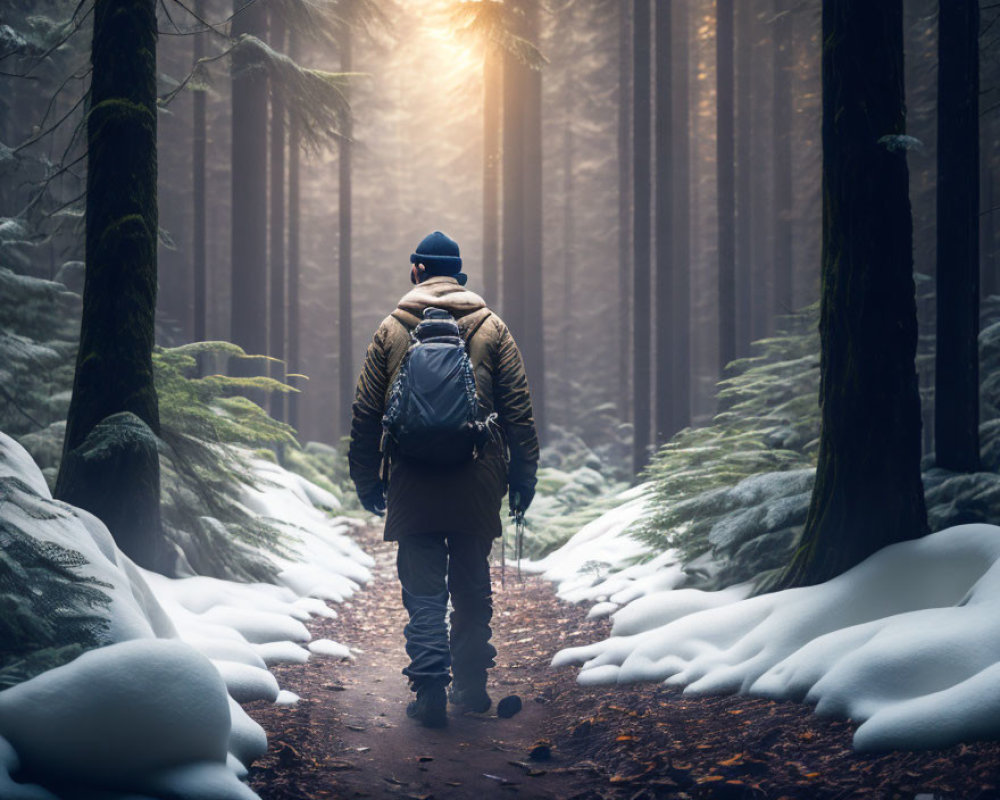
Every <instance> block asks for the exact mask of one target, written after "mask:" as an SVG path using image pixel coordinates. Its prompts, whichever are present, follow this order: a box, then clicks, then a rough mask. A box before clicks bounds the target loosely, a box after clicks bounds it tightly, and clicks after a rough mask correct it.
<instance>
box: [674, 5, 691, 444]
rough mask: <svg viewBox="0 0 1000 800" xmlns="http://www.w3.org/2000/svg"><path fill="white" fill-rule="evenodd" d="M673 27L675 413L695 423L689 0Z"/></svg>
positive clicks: (681, 424) (681, 422)
mask: <svg viewBox="0 0 1000 800" xmlns="http://www.w3.org/2000/svg"><path fill="white" fill-rule="evenodd" d="M671 27H672V28H673V29H674V47H673V50H674V65H675V66H674V70H673V71H674V80H673V94H674V113H673V117H674V156H673V158H674V197H673V203H674V229H673V238H674V298H673V306H672V309H673V310H672V312H671V320H672V328H673V351H674V355H673V362H674V369H673V375H674V413H675V417H676V420H677V422H676V427H677V429H678V430H680V429H682V428H685V427H687V426H688V425H689V424H690V423H691V111H690V103H691V100H690V95H691V86H690V78H691V75H690V67H689V60H688V59H689V38H688V37H689V35H690V12H689V9H688V0H682V2H675V3H673V25H672V26H671Z"/></svg>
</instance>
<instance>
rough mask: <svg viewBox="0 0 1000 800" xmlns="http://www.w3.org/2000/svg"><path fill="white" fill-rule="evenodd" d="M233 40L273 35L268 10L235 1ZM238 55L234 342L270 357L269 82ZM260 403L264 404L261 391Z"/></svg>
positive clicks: (248, 364)
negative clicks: (270, 33)
mask: <svg viewBox="0 0 1000 800" xmlns="http://www.w3.org/2000/svg"><path fill="white" fill-rule="evenodd" d="M233 13H234V15H235V16H234V17H233V24H232V35H233V37H234V38H236V37H238V36H240V35H241V34H244V33H246V34H250V35H252V36H256V37H258V38H260V39H264V38H266V35H267V7H266V6H265V5H264V4H263V3H258V2H253V1H252V0H234V2H233ZM249 58H250V57H248V56H247V55H246V54H244V53H242V52H240V51H237V52H236V53H234V54H233V58H232V82H233V90H232V106H233V116H232V212H231V213H232V251H231V252H232V278H231V280H232V292H231V297H230V302H231V303H232V315H231V322H230V325H231V331H232V333H231V338H232V341H233V342H235V343H236V344H238V345H239V346H240V347H242V348H243V349H244V350H245V351H246V352H247V353H249V354H253V355H260V354H263V353H266V352H267V77H266V75H265V73H264V71H263V70H261V69H260V68H259V66H258V65H255V64H254V63H253V62H252V61H250V60H249ZM230 370H231V372H232V373H233V374H234V375H259V374H262V373H263V369H262V368H261V366H260V363H259V362H255V361H248V360H239V359H238V360H236V361H234V362H233V363H232V364H231V365H230ZM251 396H252V397H253V399H254V401H256V402H258V403H263V402H264V397H263V396H262V395H261V394H260V393H259V392H254V393H251Z"/></svg>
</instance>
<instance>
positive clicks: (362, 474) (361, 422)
mask: <svg viewBox="0 0 1000 800" xmlns="http://www.w3.org/2000/svg"><path fill="white" fill-rule="evenodd" d="M386 350H387V348H386V331H385V325H381V326H379V329H378V330H377V331H376V332H375V335H374V337H372V341H371V344H369V345H368V350H367V352H366V353H365V361H364V365H363V366H362V368H361V376H360V378H358V388H357V390H356V392H355V394H354V405H353V406H352V417H351V444H350V447H349V449H348V452H347V458H348V462H349V464H350V470H351V479H352V480H353V481H354V486H355V488H356V489H357V492H358V496H359V497H365V496H367V495H368V494H370V493H371V492H372V491H373V490H374V489H375V488H376V486H377V485H378V483H379V481H380V480H381V477H380V475H379V471H380V468H381V465H382V451H381V444H382V415H383V414H384V413H385V398H386V394H387V392H388V388H389V370H388V357H387V352H386Z"/></svg>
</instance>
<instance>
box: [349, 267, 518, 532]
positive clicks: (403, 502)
mask: <svg viewBox="0 0 1000 800" xmlns="http://www.w3.org/2000/svg"><path fill="white" fill-rule="evenodd" d="M428 306H434V307H436V308H443V309H445V310H446V311H448V312H449V313H451V315H452V316H453V317H455V319H456V320H457V321H458V324H459V327H460V329H461V330H462V334H463V336H467V334H468V332H469V331H470V330H475V332H474V334H473V336H472V338H471V339H469V340H468V349H469V358H470V360H471V361H472V366H473V369H474V370H475V376H476V393H477V395H478V397H479V409H480V414H481V418H484V419H485V417H486V415H488V414H490V413H492V412H493V411H496V412H497V414H498V415H499V419H500V424H501V427H502V429H503V432H504V438H505V440H506V447H507V449H508V450H509V454H510V464H509V467H508V465H507V463H506V461H505V457H504V446H503V444H501V443H500V442H496V443H495V444H493V445H490V446H489V447H488V448H487V449H486V451H485V452H484V453H482V454H481V455H480V456H479V458H477V459H476V460H474V461H471V462H469V463H468V464H464V465H462V466H460V467H455V468H449V469H430V468H427V467H422V466H418V465H414V464H411V463H407V462H405V461H393V462H392V463H391V464H390V473H389V491H388V500H387V506H388V508H387V516H386V522H385V539H386V540H387V541H395V540H398V539H399V538H400V537H401V536H408V535H411V534H416V533H469V534H475V535H480V536H491V537H497V536H499V535H500V533H501V522H500V503H501V501H502V499H503V495H504V492H505V491H506V489H507V479H508V469H509V471H510V472H509V474H510V478H511V481H512V482H514V483H515V484H517V483H522V484H523V483H531V484H532V485H533V484H534V481H535V470H536V467H537V464H538V437H537V436H536V434H535V422H534V417H533V416H532V411H531V397H530V395H529V393H528V381H527V378H526V376H525V373H524V364H523V362H522V361H521V353H520V351H519V350H518V349H517V345H516V344H515V343H514V337H512V336H511V334H510V331H509V330H507V326H506V325H504V323H503V321H502V320H501V319H500V317H498V316H497V315H496V314H494V313H492V312H491V311H489V310H488V309H487V308H486V303H485V302H483V299H482V298H481V297H480V296H479V295H477V294H474V293H473V292H470V291H467V290H466V289H463V288H462V287H461V286H460V285H459V284H458V281H456V280H455V279H454V278H451V277H447V276H436V277H432V278H429V279H427V280H425V281H424V282H423V283H421V284H420V285H419V286H417V287H416V288H414V289H413V290H412V291H410V292H409V293H408V294H407V295H405V296H404V297H403V299H402V300H400V301H399V307H398V308H397V309H396V310H395V311H394V312H393V313H392V314H390V315H389V316H388V317H386V318H385V319H384V320H383V321H382V324H381V325H379V328H378V330H377V331H375V336H374V337H373V338H372V342H371V344H370V345H369V346H368V352H367V353H366V355H365V363H364V366H363V367H362V370H361V377H360V379H359V380H358V389H357V394H356V395H355V400H354V408H353V413H354V418H353V421H352V424H351V446H350V451H349V460H350V468H351V478H352V479H353V480H354V484H355V486H356V487H357V489H358V494H359V495H361V496H364V495H365V494H367V493H368V492H370V491H372V490H373V489H374V488H375V487H376V486H377V484H378V481H379V477H380V471H381V466H382V453H381V451H380V449H379V448H380V443H381V438H382V415H383V414H384V413H385V408H386V402H387V400H388V397H389V389H390V388H391V386H392V382H393V379H394V378H395V377H396V373H397V372H398V370H399V367H400V365H401V364H402V361H403V356H404V355H405V354H406V351H407V349H408V347H409V346H410V330H412V328H413V327H415V326H416V325H417V323H418V322H419V321H420V319H421V315H422V314H423V311H424V309H425V308H427V307H428ZM477 325H478V328H476V326H477Z"/></svg>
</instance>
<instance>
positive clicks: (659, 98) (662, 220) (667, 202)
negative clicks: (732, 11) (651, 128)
mask: <svg viewBox="0 0 1000 800" xmlns="http://www.w3.org/2000/svg"><path fill="white" fill-rule="evenodd" d="M723 1H724V0H723ZM672 15H673V3H672V2H671V0H659V1H658V2H657V3H656V19H655V21H654V25H655V29H654V30H655V34H654V35H655V37H656V48H655V50H656V63H655V66H654V70H655V75H656V82H655V90H654V91H655V96H656V121H655V130H656V136H655V139H654V147H655V150H656V311H655V314H656V316H655V319H656V329H655V335H656V410H655V414H654V418H655V421H656V437H655V438H656V443H657V444H658V445H659V444H663V443H665V442H668V441H669V440H670V437H671V436H673V435H674V433H676V432H677V429H678V425H677V412H676V404H675V402H674V400H675V398H674V393H675V387H676V380H675V379H676V374H675V373H676V365H675V363H674V331H673V321H672V311H673V307H674V293H675V292H676V290H677V289H676V285H675V284H676V276H675V274H674V197H673V195H674V141H673V130H674V121H673V120H674V115H673V94H674V93H673V63H672V58H673V47H671V44H672V42H671V37H672V24H671V23H672Z"/></svg>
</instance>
